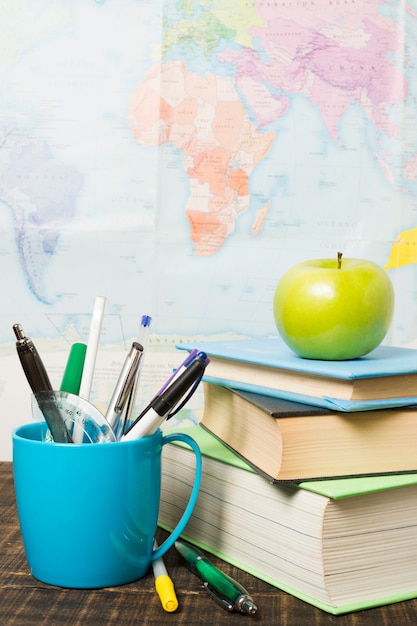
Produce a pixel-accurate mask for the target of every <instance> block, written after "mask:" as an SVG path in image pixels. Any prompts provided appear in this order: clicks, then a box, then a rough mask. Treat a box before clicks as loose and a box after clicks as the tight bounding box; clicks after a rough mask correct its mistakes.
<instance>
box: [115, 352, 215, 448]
mask: <svg viewBox="0 0 417 626" xmlns="http://www.w3.org/2000/svg"><path fill="white" fill-rule="evenodd" d="M205 369H206V363H205V361H203V360H201V359H195V360H194V361H193V362H192V363H191V364H190V365H189V366H188V367H187V369H186V370H185V371H184V372H182V374H180V375H179V376H178V378H176V379H175V380H174V382H173V383H172V384H171V385H169V387H167V388H166V389H165V391H164V392H162V393H161V394H160V395H159V396H155V397H154V398H153V399H152V400H151V402H150V403H149V404H148V406H147V407H146V408H145V409H144V410H143V411H142V413H141V414H140V415H139V416H138V417H137V418H136V420H135V421H134V422H133V424H132V425H131V426H130V427H129V428H128V429H127V430H126V432H125V433H124V435H123V436H122V440H123V441H131V440H132V439H139V437H145V436H146V435H152V434H153V433H154V432H155V431H156V430H157V429H158V428H159V427H160V426H161V424H162V423H163V422H164V420H165V419H167V418H169V417H170V416H171V411H172V409H173V408H174V407H175V406H176V405H177V404H178V403H179V402H180V401H181V399H182V398H184V397H185V396H186V394H187V392H189V391H190V390H192V392H193V390H194V389H195V388H196V386H197V385H198V383H199V382H200V380H201V378H202V376H203V374H204V370H205ZM188 397H189V396H188Z"/></svg>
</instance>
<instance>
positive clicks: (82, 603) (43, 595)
mask: <svg viewBox="0 0 417 626" xmlns="http://www.w3.org/2000/svg"><path fill="white" fill-rule="evenodd" d="M0 494H1V495H0V624H2V625H4V626H37V625H40V624H42V626H45V625H57V626H58V625H59V626H61V625H64V626H65V625H67V624H68V625H76V624H82V625H83V626H90V625H91V626H95V625H96V626H105V625H107V624H112V625H115V624H118V623H120V624H123V626H128V625H129V624H132V625H133V624H134V625H135V626H141V625H142V624H144V625H146V626H153V625H155V626H160V625H161V624H170V625H171V624H172V625H173V626H174V625H179V624H183V625H186V626H197V625H198V624H207V625H210V626H228V625H229V624H230V625H231V624H233V625H235V626H237V625H240V626H244V625H245V624H247V625H249V624H253V626H255V625H258V624H263V625H265V626H275V625H277V626H278V625H279V626H304V625H305V626H307V625H308V626H330V625H333V624H334V625H336V624H337V626H375V624H378V625H379V626H392V624H401V625H402V626H411V625H413V626H414V625H415V624H417V600H411V601H408V602H400V603H398V604H393V605H390V606H386V607H381V608H378V609H372V610H368V611H362V612H359V613H353V614H349V615H341V616H333V615H329V614H328V613H324V612H323V611H320V610H319V609H316V608H315V607H312V606H310V605H309V604H306V603H304V602H301V601H300V600H297V599H296V598H293V597H292V596H290V595H288V594H286V593H284V592H283V591H280V590H279V589H276V588H275V587H272V586H270V585H268V584H266V583H264V582H262V581H261V580H258V579H256V578H253V577H252V576H250V575H249V574H246V573H245V572H242V571H241V570H238V569H237V568H235V567H233V566H231V565H228V564H227V563H224V562H221V561H220V560H218V559H216V558H215V557H212V556H210V559H211V560H212V561H213V562H214V563H215V564H216V565H218V566H221V568H222V569H223V571H225V572H227V573H228V574H230V575H231V576H234V577H235V578H236V579H238V580H239V582H241V583H242V584H243V585H244V586H245V587H246V588H247V589H248V590H249V591H250V592H251V593H252V595H253V598H254V599H255V601H256V603H257V605H258V608H259V612H258V614H257V615H256V616H255V617H246V616H242V615H239V614H237V613H228V612H227V611H225V610H224V609H223V608H221V607H220V606H218V605H217V604H216V603H215V602H214V601H213V600H212V599H211V598H210V597H209V595H208V594H207V592H206V591H205V590H204V589H203V587H202V584H201V581H200V580H199V578H197V577H196V576H194V575H193V574H192V573H191V572H189V571H188V570H187V569H186V568H185V567H184V566H183V564H182V562H181V560H180V558H179V557H178V555H177V553H176V552H175V550H170V551H169V552H168V554H167V556H166V557H165V564H166V566H167V569H168V571H169V573H170V575H171V577H172V579H173V580H174V582H175V588H176V592H177V596H178V601H179V608H178V610H177V611H176V612H175V613H165V612H164V611H163V609H162V607H161V604H160V602H159V598H158V596H157V595H156V593H155V589H154V581H153V576H152V573H151V572H149V573H148V574H147V575H146V576H145V577H144V578H142V579H141V580H138V581H136V582H134V583H131V584H129V585H124V586H121V587H112V588H108V589H94V590H78V589H61V588H58V587H52V586H49V585H45V584H43V583H41V582H39V581H37V580H36V579H35V578H33V577H32V576H31V574H30V572H29V569H28V565H27V562H26V557H25V553H24V549H23V545H22V540H21V536H20V530H19V524H18V519H17V513H16V506H15V497H14V486H13V473H12V464H11V463H6V462H2V463H0ZM165 536H166V533H165V532H164V531H162V530H158V536H157V539H158V541H159V542H162V541H163V539H164V537H165Z"/></svg>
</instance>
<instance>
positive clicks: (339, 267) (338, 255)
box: [337, 252, 343, 270]
mask: <svg viewBox="0 0 417 626" xmlns="http://www.w3.org/2000/svg"><path fill="white" fill-rule="evenodd" d="M342 256H343V253H342V252H338V253H337V269H338V270H340V269H341V268H342Z"/></svg>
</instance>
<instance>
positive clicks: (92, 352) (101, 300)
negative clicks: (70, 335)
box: [72, 296, 106, 443]
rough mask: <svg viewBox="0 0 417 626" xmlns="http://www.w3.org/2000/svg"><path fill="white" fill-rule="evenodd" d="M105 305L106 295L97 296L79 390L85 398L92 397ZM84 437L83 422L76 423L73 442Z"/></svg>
mask: <svg viewBox="0 0 417 626" xmlns="http://www.w3.org/2000/svg"><path fill="white" fill-rule="evenodd" d="M105 306H106V298H105V297H104V296H96V299H95V301H94V309H93V317H92V319H91V324H90V332H89V335H88V342H87V350H86V353H85V361H84V368H83V373H82V376H81V383H80V390H79V392H78V395H79V396H80V397H81V398H84V399H85V400H89V399H90V392H91V386H92V382H93V376H94V369H95V366H96V358H97V351H98V345H99V341H100V334H101V326H102V324H103V317H104V308H105ZM83 437H84V430H83V428H82V426H81V424H79V423H76V424H74V430H73V433H72V440H73V442H74V443H82V440H83Z"/></svg>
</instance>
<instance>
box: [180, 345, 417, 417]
mask: <svg viewBox="0 0 417 626" xmlns="http://www.w3.org/2000/svg"><path fill="white" fill-rule="evenodd" d="M176 348H177V349H178V350H187V351H189V352H190V351H191V350H193V349H195V348H197V349H198V350H201V351H203V352H206V353H207V355H208V356H209V357H210V356H212V357H217V358H220V359H226V360H227V361H230V362H233V361H236V362H239V361H240V362H243V363H248V364H253V365H259V366H264V367H268V368H271V369H274V368H276V369H282V370H289V371H293V372H295V373H298V374H303V373H304V374H309V375H316V376H324V377H328V378H333V379H336V380H337V379H339V380H345V381H355V380H359V379H366V378H377V377H383V376H397V375H398V376H400V375H406V374H407V375H408V374H417V350H415V349H411V348H401V347H394V346H378V348H376V349H375V350H373V351H372V352H370V353H369V354H367V355H365V356H363V357H360V358H358V359H352V360H347V361H322V360H317V359H303V358H302V357H299V356H297V355H296V354H295V353H294V352H293V351H292V350H290V348H288V346H286V345H285V344H284V343H283V342H282V341H281V340H280V339H279V338H265V339H247V340H239V339H238V340H229V341H202V342H197V344H190V343H180V344H177V345H176ZM203 380H204V381H206V382H210V383H213V384H217V385H223V386H225V387H232V388H235V389H239V390H242V391H251V392H253V393H258V394H265V395H270V396H274V397H280V398H283V399H285V400H291V401H293V402H301V403H306V404H315V405H317V406H320V407H323V408H326V409H330V410H333V411H334V410H338V411H344V412H352V411H364V410H373V409H381V408H393V407H399V406H408V405H413V404H417V396H415V395H414V396H407V397H399V398H384V399H383V400H365V401H354V400H345V399H343V398H335V397H331V396H325V395H324V396H322V397H313V396H310V395H305V394H302V393H298V392H297V393H295V392H293V391H286V390H282V389H279V390H277V389H273V388H269V387H263V386H261V385H257V384H253V383H251V384H248V383H246V382H240V381H239V380H233V381H231V380H230V379H227V378H221V377H219V376H214V375H211V374H210V365H209V366H208V368H207V369H206V372H205V374H204V377H203Z"/></svg>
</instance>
